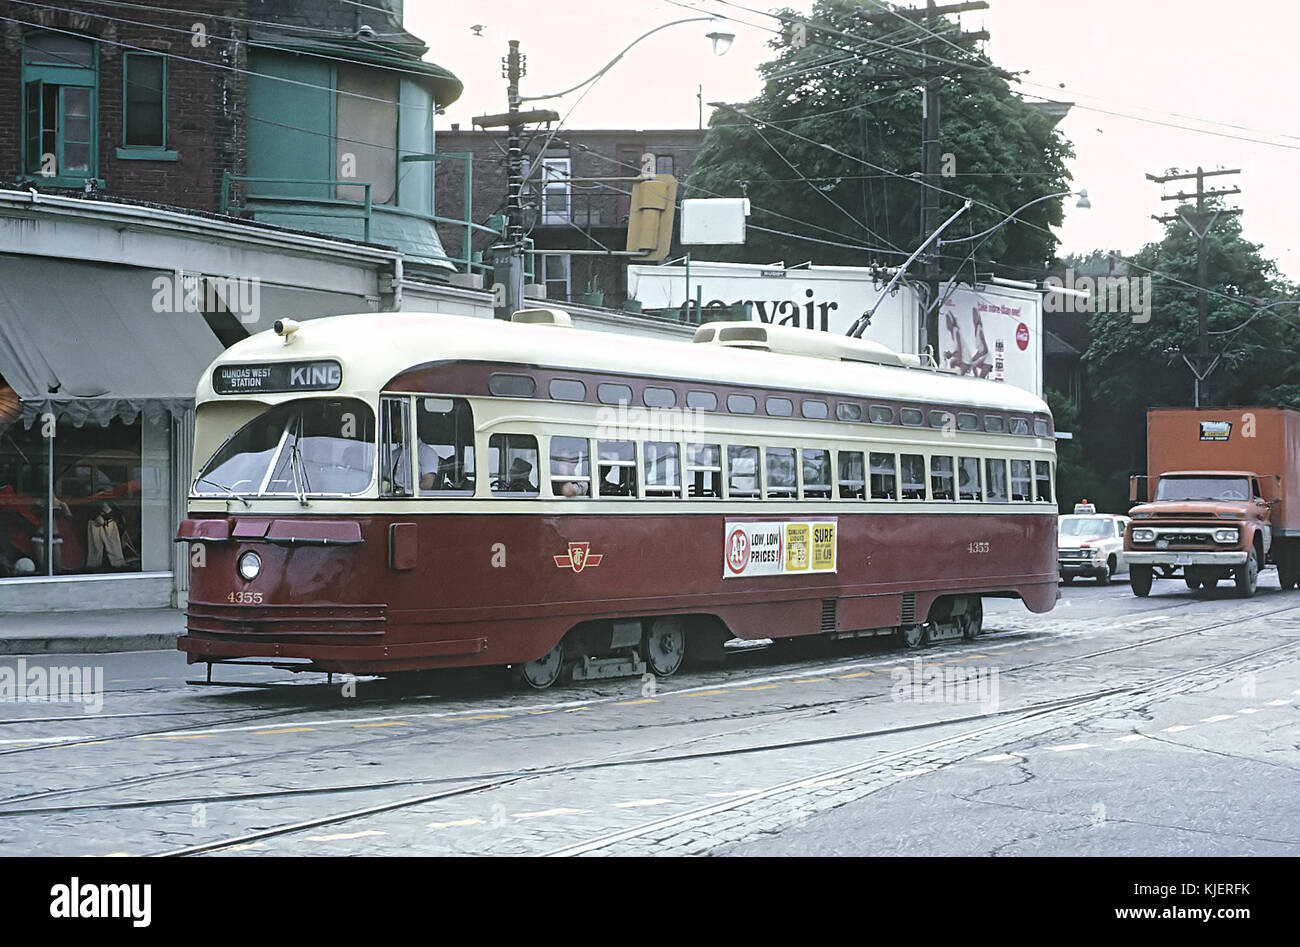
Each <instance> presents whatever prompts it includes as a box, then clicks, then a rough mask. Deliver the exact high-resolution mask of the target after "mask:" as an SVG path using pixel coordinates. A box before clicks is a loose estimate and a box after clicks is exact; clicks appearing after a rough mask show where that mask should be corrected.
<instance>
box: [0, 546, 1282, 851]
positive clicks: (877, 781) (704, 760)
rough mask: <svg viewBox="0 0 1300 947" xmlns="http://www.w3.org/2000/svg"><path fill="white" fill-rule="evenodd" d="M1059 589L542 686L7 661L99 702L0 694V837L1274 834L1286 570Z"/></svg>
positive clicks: (516, 842)
mask: <svg viewBox="0 0 1300 947" xmlns="http://www.w3.org/2000/svg"><path fill="white" fill-rule="evenodd" d="M1062 594H1063V598H1062V600H1061V601H1060V602H1059V603H1058V607H1057V608H1056V609H1055V610H1054V611H1053V612H1051V613H1048V614H1046V615H1032V614H1030V613H1029V612H1027V611H1026V610H1025V609H1024V607H1023V606H1022V605H1020V604H1019V603H1017V602H1009V601H992V600H990V601H987V602H986V603H985V628H986V632H987V633H986V635H985V636H984V637H982V638H981V639H979V640H978V641H976V642H972V643H963V642H950V643H944V644H940V645H936V646H934V647H930V648H926V649H923V650H921V651H913V652H909V651H904V650H902V649H901V648H900V647H899V646H898V645H897V644H896V643H894V642H886V641H879V640H868V641H859V642H852V643H838V644H826V645H823V646H821V647H814V648H811V649H809V651H808V653H804V654H800V655H796V656H792V655H791V654H789V653H788V652H779V653H778V652H776V651H774V650H771V649H766V648H763V647H749V648H737V649H733V650H732V653H731V654H730V655H729V657H728V661H727V664H726V666H725V667H723V668H721V669H718V670H713V671H699V672H692V673H683V674H680V675H678V676H675V677H672V678H669V679H664V680H659V681H652V680H645V681H643V680H641V679H629V680H620V681H608V682H601V683H599V684H597V685H581V686H572V687H568V688H564V689H556V690H552V691H548V692H545V693H542V694H536V693H531V694H529V693H520V692H518V691H514V690H511V689H510V688H509V687H508V686H507V684H506V683H505V681H504V679H503V675H501V674H499V673H497V672H493V671H478V672H460V673H456V674H443V675H439V676H436V677H433V678H431V679H428V680H424V681H420V682H418V683H417V684H414V685H410V686H408V687H406V688H405V689H404V690H401V691H399V690H397V689H395V688H394V687H393V686H392V685H390V684H387V683H384V682H376V681H368V680H362V681H359V682H357V683H356V688H355V695H352V693H351V688H347V687H345V686H344V685H343V684H342V682H340V681H338V680H337V679H336V681H335V682H334V683H333V684H332V685H326V684H324V683H312V682H311V681H312V680H314V681H320V680H322V679H321V678H319V677H314V678H312V679H311V680H309V681H300V680H295V679H294V678H293V676H292V675H289V674H287V673H285V672H280V671H275V670H271V669H265V668H238V669H228V670H218V672H217V676H218V677H219V678H221V679H224V680H238V681H242V682H246V683H262V684H275V685H277V686H275V687H273V688H260V689H245V688H227V687H211V688H208V687H196V686H191V685H187V684H186V683H185V681H186V679H187V678H188V677H190V676H201V675H200V674H198V672H197V671H196V670H195V669H191V668H187V667H186V665H185V663H184V658H183V656H181V655H180V654H179V653H175V652H139V653H130V654H108V655H102V654H95V655H83V656H78V655H43V656H38V657H31V658H28V659H24V660H25V661H26V667H27V669H28V670H29V671H30V669H31V668H33V667H42V668H50V667H55V666H58V667H63V668H72V667H85V668H88V669H89V671H88V673H89V675H90V679H91V680H94V679H95V675H96V674H101V673H102V678H101V680H102V687H103V693H102V695H100V696H102V706H98V705H99V704H100V701H99V700H98V699H95V700H91V701H89V702H87V703H85V704H75V703H57V704H55V703H45V702H7V703H0V768H3V770H4V771H5V772H6V773H7V774H8V779H6V780H5V781H4V783H3V784H2V785H0V855H37V854H39V855H113V854H130V855H144V854H156V853H164V852H176V851H182V850H190V849H194V848H203V849H211V850H212V852H213V854H219V855H222V856H229V855H232V854H238V855H246V856H256V855H287V854H314V855H343V854H371V855H375V854H379V855H382V854H574V855H577V854H581V855H609V854H615V855H617V854H650V855H662V854H686V853H689V854H696V853H713V854H729V855H774V854H780V855H836V854H852V855H866V854H870V855H1018V854H1048V855H1093V854H1121V855H1123V854H1134V855H1137V854H1141V855H1174V854H1179V855H1182V854H1186V855H1220V854H1225V855H1226V854H1238V855H1240V854H1289V855H1295V854H1300V799H1298V798H1297V796H1296V793H1295V792H1294V786H1295V783H1296V773H1297V769H1300V715H1298V714H1297V708H1298V707H1300V592H1294V591H1293V592H1288V593H1283V592H1281V591H1279V590H1278V588H1277V585H1276V579H1275V577H1274V576H1273V573H1272V572H1271V571H1270V572H1266V573H1265V574H1264V576H1263V577H1262V579H1261V589H1260V592H1259V594H1258V595H1257V596H1256V597H1254V598H1252V599H1247V600H1242V599H1238V598H1236V597H1234V596H1233V595H1232V594H1231V593H1230V592H1229V590H1228V589H1227V587H1226V586H1225V587H1224V588H1223V589H1221V590H1219V591H1218V592H1216V593H1214V594H1212V595H1205V594H1200V595H1194V594H1192V593H1190V592H1188V591H1187V590H1186V589H1185V588H1184V586H1183V584H1182V582H1181V581H1176V582H1167V581H1166V582H1159V583H1157V585H1156V587H1155V591H1154V593H1153V594H1152V596H1151V597H1150V598H1148V599H1138V598H1135V597H1134V596H1133V595H1132V594H1131V593H1130V591H1129V590H1128V587H1127V586H1126V585H1123V584H1115V585H1112V586H1110V587H1107V588H1098V587H1095V586H1093V585H1092V584H1091V583H1089V582H1086V581H1080V582H1078V583H1076V584H1075V585H1074V586H1073V587H1070V588H1063V589H1062ZM18 660H19V659H18V658H16V657H6V658H4V659H0V673H3V668H5V667H15V668H16V667H17V662H18ZM345 691H346V692H347V693H345Z"/></svg>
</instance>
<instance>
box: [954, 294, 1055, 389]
mask: <svg viewBox="0 0 1300 947" xmlns="http://www.w3.org/2000/svg"><path fill="white" fill-rule="evenodd" d="M1042 301H1043V300H1042V296H1041V295H1040V294H1039V293H1038V292H1036V291H1034V290H1017V289H1011V288H1008V287H1002V286H991V287H987V288H980V289H978V290H973V289H958V290H954V291H953V292H952V294H951V295H950V296H949V297H948V299H947V300H946V301H945V302H944V304H943V307H942V310H941V312H940V317H939V364H941V365H943V366H944V367H946V368H954V369H956V370H957V371H959V372H961V373H962V374H963V375H971V376H973V377H975V378H991V379H992V380H993V381H1005V382H1007V383H1009V384H1012V385H1015V386H1016V387H1017V388H1023V389H1025V390H1026V391H1032V392H1033V393H1034V394H1036V395H1038V396H1039V397H1042V394H1043V306H1042Z"/></svg>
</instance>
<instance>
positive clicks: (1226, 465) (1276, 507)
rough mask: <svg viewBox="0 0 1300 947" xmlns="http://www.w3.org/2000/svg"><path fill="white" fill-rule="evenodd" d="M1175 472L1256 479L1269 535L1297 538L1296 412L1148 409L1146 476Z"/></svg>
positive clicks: (1299, 453) (1299, 466)
mask: <svg viewBox="0 0 1300 947" xmlns="http://www.w3.org/2000/svg"><path fill="white" fill-rule="evenodd" d="M1175 470H1234V471H1244V472H1250V473H1253V474H1257V475H1258V476H1259V478H1260V489H1261V491H1262V492H1263V494H1264V499H1265V500H1266V501H1274V500H1276V501H1278V502H1276V503H1274V504H1273V508H1272V516H1271V517H1270V520H1271V522H1272V525H1273V533H1274V535H1275V536H1300V411H1296V410H1294V409H1292V408H1152V409H1151V410H1150V411H1148V412H1147V476H1148V478H1149V479H1148V484H1150V485H1151V486H1153V487H1154V485H1155V483H1156V479H1157V478H1158V477H1159V476H1160V475H1161V474H1165V473H1169V472H1171V471H1175Z"/></svg>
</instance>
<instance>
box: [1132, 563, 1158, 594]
mask: <svg viewBox="0 0 1300 947" xmlns="http://www.w3.org/2000/svg"><path fill="white" fill-rule="evenodd" d="M1154 578H1155V576H1154V575H1153V574H1152V571H1151V567H1150V566H1129V569H1128V584H1129V586H1130V587H1132V589H1133V594H1134V595H1136V596H1137V597H1138V598H1146V597H1147V596H1148V595H1150V594H1151V581H1152V580H1153V579H1154Z"/></svg>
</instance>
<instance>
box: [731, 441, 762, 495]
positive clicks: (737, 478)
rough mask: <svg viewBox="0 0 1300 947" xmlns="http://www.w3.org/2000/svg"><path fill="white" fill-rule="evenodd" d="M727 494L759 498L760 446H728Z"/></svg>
mask: <svg viewBox="0 0 1300 947" xmlns="http://www.w3.org/2000/svg"><path fill="white" fill-rule="evenodd" d="M727 496H729V497H746V498H749V499H758V448H757V447H737V446H736V445H734V444H732V445H728V447H727Z"/></svg>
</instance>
